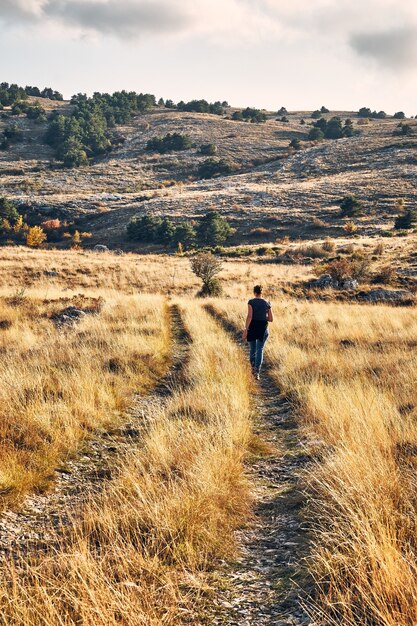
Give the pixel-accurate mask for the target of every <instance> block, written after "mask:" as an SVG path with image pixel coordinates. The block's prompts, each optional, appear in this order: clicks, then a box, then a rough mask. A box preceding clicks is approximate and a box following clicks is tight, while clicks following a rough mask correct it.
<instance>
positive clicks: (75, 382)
mask: <svg viewBox="0 0 417 626" xmlns="http://www.w3.org/2000/svg"><path fill="white" fill-rule="evenodd" d="M104 296H105V297H104V298H103V299H102V300H94V299H91V298H86V297H78V298H75V299H74V298H73V299H70V298H60V299H57V300H49V299H46V300H45V299H42V298H40V297H35V296H33V297H25V296H15V297H13V298H2V299H0V352H1V355H2V359H1V363H0V449H1V454H0V491H1V493H2V494H4V495H8V496H9V497H10V496H12V497H18V496H21V495H22V493H23V492H25V491H28V490H31V489H33V488H37V489H41V488H43V487H45V486H46V484H47V482H48V478H49V477H50V475H51V473H52V471H53V469H54V468H55V467H56V465H57V464H58V463H59V462H61V461H63V460H64V459H65V458H66V456H67V455H68V454H69V453H71V452H74V451H75V450H76V449H77V447H78V446H79V445H80V443H81V442H82V441H83V440H84V439H85V437H87V436H88V435H89V434H91V433H92V432H93V431H94V430H95V429H97V428H99V427H103V428H105V427H106V426H108V425H109V424H110V423H113V422H115V421H117V420H118V419H119V418H120V416H121V413H122V411H123V409H125V408H126V404H127V402H128V400H129V399H130V398H131V397H132V395H133V393H134V392H138V393H144V392H145V391H147V390H148V389H149V388H150V387H151V386H152V385H153V384H154V382H155V381H156V380H157V379H158V378H159V377H160V376H161V374H162V372H163V371H164V370H165V368H166V365H167V360H168V357H169V352H170V328H169V322H168V318H167V310H166V307H165V303H164V300H163V299H162V298H161V297H149V296H147V297H146V296H142V297H137V296H136V297H133V296H131V297H130V296H123V295H120V296H115V295H114V294H113V295H112V296H110V297H108V296H107V295H106V294H104ZM69 304H76V305H78V306H82V307H84V309H89V308H90V309H91V313H90V314H87V315H86V316H85V318H84V319H83V320H82V321H81V322H80V323H79V324H77V326H76V327H67V328H57V327H56V325H55V324H54V322H53V320H52V319H51V316H53V315H54V313H57V312H60V311H61V310H62V309H64V308H65V307H66V306H68V305H69Z"/></svg>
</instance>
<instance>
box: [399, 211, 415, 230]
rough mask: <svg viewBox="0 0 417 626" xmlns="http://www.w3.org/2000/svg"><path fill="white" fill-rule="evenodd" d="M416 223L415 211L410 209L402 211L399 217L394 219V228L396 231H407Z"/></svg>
mask: <svg viewBox="0 0 417 626" xmlns="http://www.w3.org/2000/svg"><path fill="white" fill-rule="evenodd" d="M416 223H417V211H411V210H410V209H409V210H407V211H404V213H402V214H401V215H398V217H397V218H396V219H395V224H394V228H395V229H396V230H408V229H410V228H413V227H414V226H415V224H416Z"/></svg>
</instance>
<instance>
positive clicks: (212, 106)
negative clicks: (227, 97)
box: [177, 100, 228, 115]
mask: <svg viewBox="0 0 417 626" xmlns="http://www.w3.org/2000/svg"><path fill="white" fill-rule="evenodd" d="M226 106H228V104H227V102H226V101H224V102H220V101H217V102H207V100H190V102H183V101H181V102H178V105H177V108H178V110H179V111H194V112H195V113H213V114H214V115H223V114H224V109H225V107H226Z"/></svg>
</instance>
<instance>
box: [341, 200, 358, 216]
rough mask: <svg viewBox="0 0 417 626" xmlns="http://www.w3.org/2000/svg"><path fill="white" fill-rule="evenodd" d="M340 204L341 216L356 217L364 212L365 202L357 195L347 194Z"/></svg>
mask: <svg viewBox="0 0 417 626" xmlns="http://www.w3.org/2000/svg"><path fill="white" fill-rule="evenodd" d="M339 204H340V210H341V212H340V215H341V217H354V216H355V215H360V214H361V213H362V207H363V203H362V202H361V200H359V199H358V198H357V197H356V196H353V195H350V196H345V197H344V198H342V199H341V200H340V203H339Z"/></svg>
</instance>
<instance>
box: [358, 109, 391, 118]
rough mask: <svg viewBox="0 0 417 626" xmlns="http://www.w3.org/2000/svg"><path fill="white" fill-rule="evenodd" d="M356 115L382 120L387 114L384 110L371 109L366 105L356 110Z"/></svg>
mask: <svg viewBox="0 0 417 626" xmlns="http://www.w3.org/2000/svg"><path fill="white" fill-rule="evenodd" d="M358 117H362V118H373V119H381V120H383V119H385V118H386V117H387V114H386V113H385V111H378V112H377V111H371V109H369V108H368V107H362V108H361V109H359V111H358Z"/></svg>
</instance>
